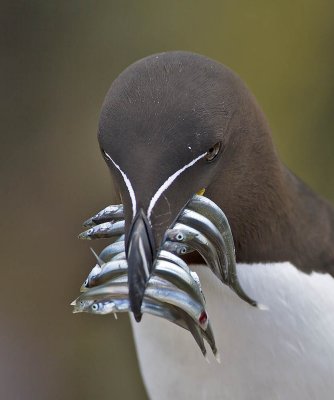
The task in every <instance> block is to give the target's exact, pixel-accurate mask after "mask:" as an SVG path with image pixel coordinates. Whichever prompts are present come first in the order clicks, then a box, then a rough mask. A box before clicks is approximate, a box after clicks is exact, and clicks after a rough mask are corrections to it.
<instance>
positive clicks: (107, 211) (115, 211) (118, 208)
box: [83, 204, 124, 227]
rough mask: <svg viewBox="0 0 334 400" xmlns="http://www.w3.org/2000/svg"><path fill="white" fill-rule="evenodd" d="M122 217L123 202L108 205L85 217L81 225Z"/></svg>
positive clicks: (100, 222)
mask: <svg viewBox="0 0 334 400" xmlns="http://www.w3.org/2000/svg"><path fill="white" fill-rule="evenodd" d="M118 219H124V212H123V204H115V205H110V206H108V207H106V208H104V209H103V210H101V211H99V212H98V213H97V214H96V215H94V216H93V217H91V218H89V219H87V220H86V221H85V222H84V223H83V226H87V227H89V226H94V225H98V224H102V223H104V222H110V221H112V220H118Z"/></svg>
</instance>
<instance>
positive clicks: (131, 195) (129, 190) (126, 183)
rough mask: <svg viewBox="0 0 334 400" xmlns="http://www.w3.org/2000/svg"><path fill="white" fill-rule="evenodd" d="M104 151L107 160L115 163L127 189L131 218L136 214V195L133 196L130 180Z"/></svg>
mask: <svg viewBox="0 0 334 400" xmlns="http://www.w3.org/2000/svg"><path fill="white" fill-rule="evenodd" d="M104 153H105V155H106V156H107V157H108V158H109V160H110V161H111V162H112V163H113V164H114V165H115V167H116V168H117V169H118V170H119V172H120V173H121V174H122V177H123V180H124V183H125V185H126V187H127V189H128V192H129V195H130V199H131V203H132V218H134V217H135V215H136V212H137V202H136V196H135V192H134V190H133V187H132V185H131V182H130V180H129V178H128V177H127V176H126V175H125V173H124V172H123V171H122V170H121V168H120V166H119V165H117V164H116V163H115V161H114V160H113V159H112V158H111V157H110V155H109V154H108V153H106V152H104Z"/></svg>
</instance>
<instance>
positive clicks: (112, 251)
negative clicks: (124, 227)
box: [99, 240, 125, 262]
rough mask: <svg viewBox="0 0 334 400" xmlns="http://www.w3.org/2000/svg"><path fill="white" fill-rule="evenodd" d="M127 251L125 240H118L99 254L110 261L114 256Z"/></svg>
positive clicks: (104, 259) (105, 260)
mask: <svg viewBox="0 0 334 400" xmlns="http://www.w3.org/2000/svg"><path fill="white" fill-rule="evenodd" d="M123 251H125V243H124V240H122V241H116V242H114V243H112V244H110V245H109V246H107V247H106V248H105V249H103V250H102V251H101V253H100V255H99V257H100V258H101V259H102V260H103V261H104V262H108V261H110V260H111V259H112V258H113V257H114V256H116V255H117V254H119V253H122V252H123Z"/></svg>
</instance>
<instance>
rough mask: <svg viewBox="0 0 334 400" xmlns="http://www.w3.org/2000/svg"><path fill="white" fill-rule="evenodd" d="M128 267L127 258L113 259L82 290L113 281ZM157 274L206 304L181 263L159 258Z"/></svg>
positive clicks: (196, 285)
mask: <svg viewBox="0 0 334 400" xmlns="http://www.w3.org/2000/svg"><path fill="white" fill-rule="evenodd" d="M127 268H128V267H127V262H126V260H125V259H123V260H115V259H113V260H112V261H110V262H108V263H107V264H105V265H104V266H103V268H101V270H100V272H99V273H98V274H97V275H91V276H90V277H89V278H87V279H86V281H85V282H84V285H83V287H81V291H82V292H83V291H86V290H87V289H88V288H92V287H96V286H99V285H102V284H104V283H106V282H111V281H112V280H113V281H114V280H115V278H118V277H120V276H122V275H125V274H127ZM155 275H156V276H158V277H159V278H162V279H165V280H166V281H168V282H169V283H172V284H173V285H175V286H176V287H177V288H179V289H180V290H183V291H185V292H187V293H188V294H189V295H190V296H193V297H194V298H195V299H196V300H197V301H199V302H200V303H201V304H202V305H203V306H204V304H205V301H204V298H203V295H202V292H201V290H200V288H199V286H198V284H197V282H196V281H195V280H194V278H193V276H192V275H191V274H190V272H187V271H185V270H184V269H183V268H182V267H180V266H179V265H177V264H174V263H172V262H169V261H166V260H160V259H158V260H157V262H156V265H155V269H154V275H153V276H155Z"/></svg>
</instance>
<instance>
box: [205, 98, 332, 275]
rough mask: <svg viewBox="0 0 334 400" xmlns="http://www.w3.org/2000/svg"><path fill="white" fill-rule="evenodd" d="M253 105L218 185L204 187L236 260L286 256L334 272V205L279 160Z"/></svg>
mask: <svg viewBox="0 0 334 400" xmlns="http://www.w3.org/2000/svg"><path fill="white" fill-rule="evenodd" d="M252 104H253V110H252V112H251V113H250V114H249V113H248V114H247V115H246V116H245V118H239V119H238V123H239V132H241V133H239V134H238V135H237V136H236V137H235V138H233V142H232V143H233V146H234V147H235V148H234V150H233V149H232V151H229V152H227V153H228V154H226V160H224V161H223V164H222V167H221V170H220V172H221V173H219V174H218V177H217V180H216V182H217V184H218V185H219V186H220V187H221V188H222V190H218V191H217V190H216V189H217V187H216V184H215V187H213V188H209V190H208V191H207V194H208V197H210V198H211V199H212V200H213V201H215V202H216V203H217V204H218V205H219V206H220V207H221V208H222V209H223V211H224V212H225V213H226V215H227V218H228V219H229V222H230V225H231V229H232V233H233V237H234V241H235V248H236V257H237V261H238V262H246V263H253V262H281V261H290V262H291V263H293V264H294V265H295V266H296V267H297V268H299V269H301V270H303V271H305V272H311V271H313V270H316V271H321V272H329V273H331V274H332V275H333V276H334V208H333V206H332V205H331V204H330V203H329V202H327V201H326V200H324V199H322V198H321V197H320V196H318V195H317V194H316V193H315V192H313V191H312V190H311V189H310V188H309V187H308V186H307V185H305V184H304V183H303V182H302V181H301V180H300V179H298V178H297V177H296V176H295V175H294V174H292V173H291V172H290V171H289V170H288V169H287V168H286V167H285V166H284V165H283V164H282V163H281V161H280V160H279V158H278V155H277V153H276V150H275V147H274V144H273V142H272V137H271V132H270V128H269V126H268V124H267V122H266V120H265V117H264V116H263V114H262V111H261V110H260V109H259V108H258V106H257V105H256V103H255V102H254V101H253V102H252ZM254 104H255V106H254ZM240 121H241V122H240ZM246 126H247V128H246ZM234 129H235V128H234ZM223 157H224V154H223Z"/></svg>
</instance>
